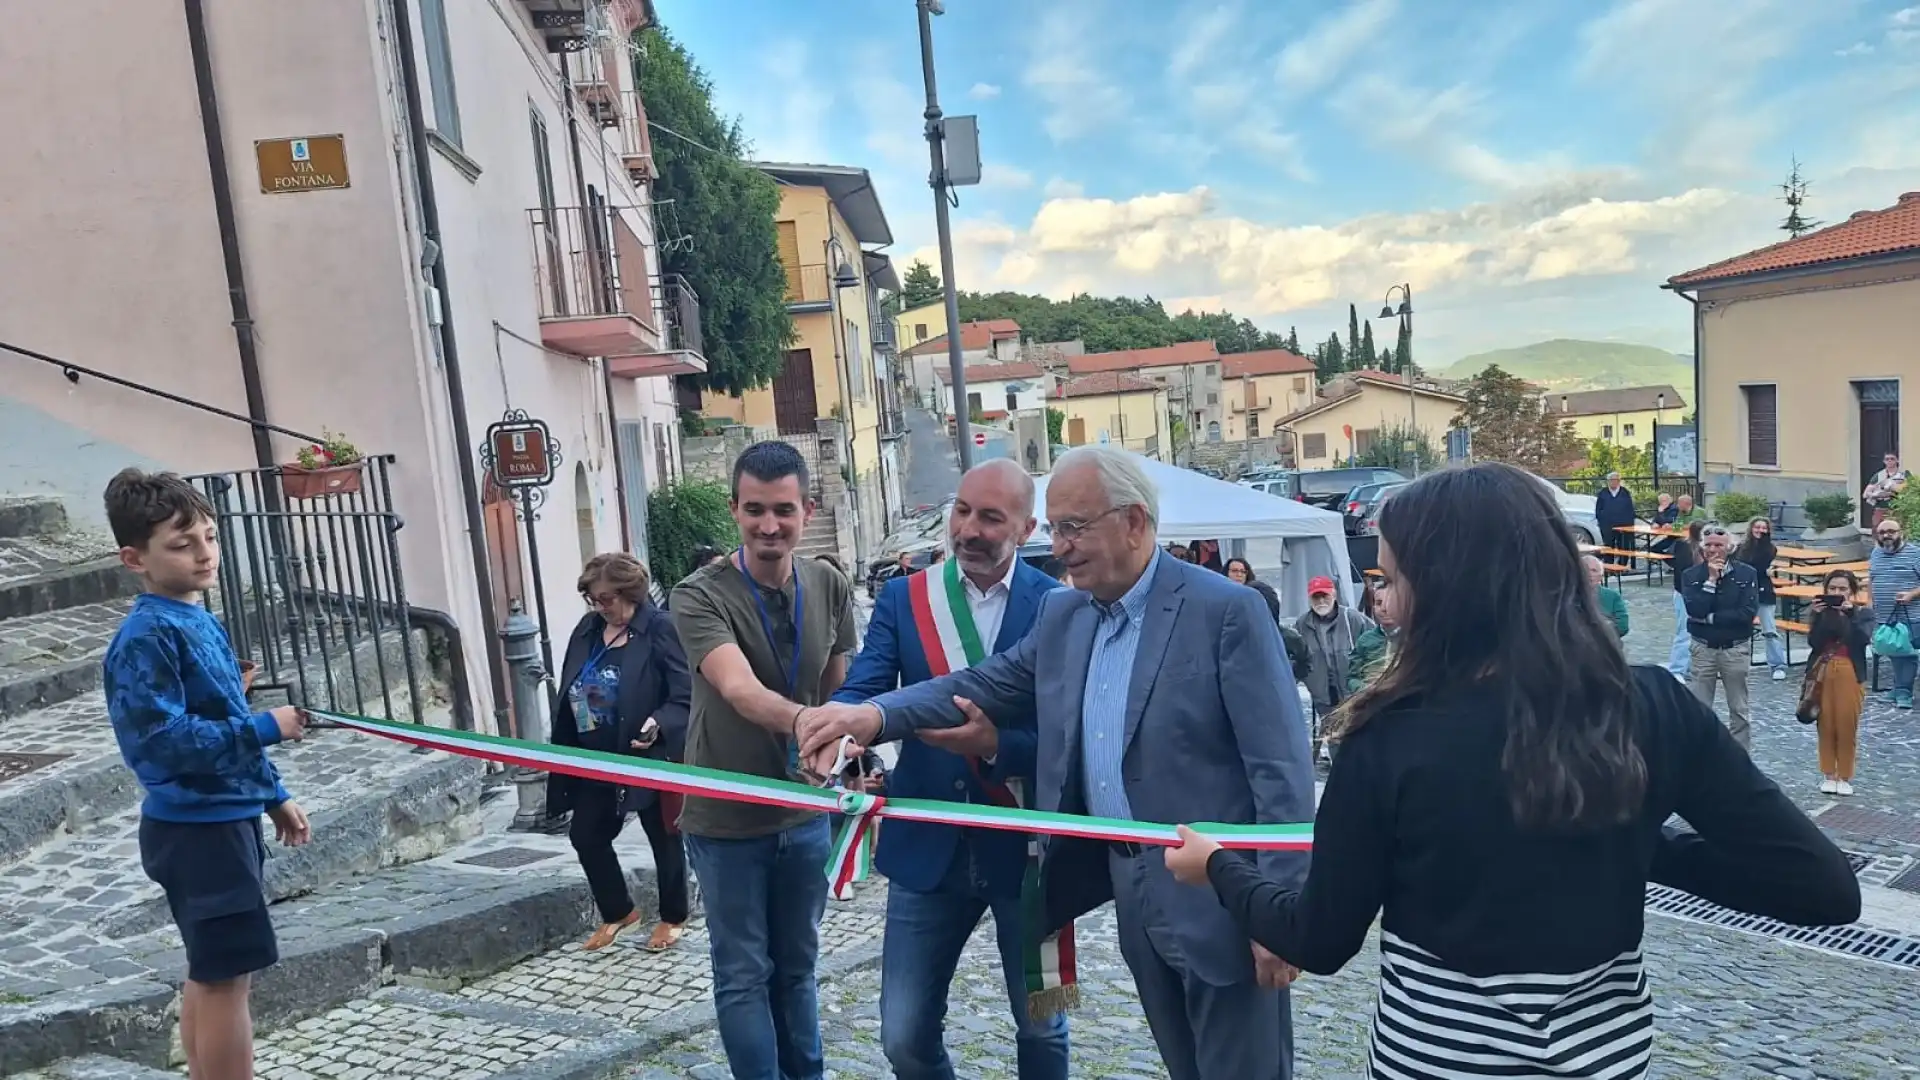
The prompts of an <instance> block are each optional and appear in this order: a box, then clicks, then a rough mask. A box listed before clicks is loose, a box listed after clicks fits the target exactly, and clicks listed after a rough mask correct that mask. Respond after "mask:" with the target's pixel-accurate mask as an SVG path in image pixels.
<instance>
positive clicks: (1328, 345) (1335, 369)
mask: <svg viewBox="0 0 1920 1080" xmlns="http://www.w3.org/2000/svg"><path fill="white" fill-rule="evenodd" d="M1313 366H1314V367H1316V368H1318V369H1319V372H1320V381H1321V382H1326V381H1327V380H1328V379H1331V378H1333V377H1334V376H1335V375H1338V374H1340V373H1341V372H1343V371H1345V370H1347V361H1346V351H1345V350H1344V349H1342V348H1341V347H1340V335H1339V334H1338V333H1332V334H1328V335H1327V340H1326V342H1325V343H1323V344H1322V345H1321V346H1320V348H1319V349H1317V350H1315V352H1314V355H1313Z"/></svg>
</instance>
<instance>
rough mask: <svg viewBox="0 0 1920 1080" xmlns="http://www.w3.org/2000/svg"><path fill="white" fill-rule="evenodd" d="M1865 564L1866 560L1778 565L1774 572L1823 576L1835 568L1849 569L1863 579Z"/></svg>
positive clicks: (1865, 576) (1865, 573)
mask: <svg viewBox="0 0 1920 1080" xmlns="http://www.w3.org/2000/svg"><path fill="white" fill-rule="evenodd" d="M1867 565H1868V564H1867V563H1866V561H1865V560H1862V561H1860V562H1849V563H1819V564H1817V565H1812V566H1780V567H1775V568H1774V573H1777V574H1791V575H1793V576H1794V577H1813V578H1824V577H1826V576H1827V575H1828V574H1831V573H1833V572H1834V571H1835V570H1851V571H1853V575H1854V576H1855V577H1857V578H1859V579H1860V580H1862V581H1865V580H1866V579H1867Z"/></svg>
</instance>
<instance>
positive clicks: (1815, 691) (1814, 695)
mask: <svg viewBox="0 0 1920 1080" xmlns="http://www.w3.org/2000/svg"><path fill="white" fill-rule="evenodd" d="M1831 663H1833V654H1832V653H1821V654H1820V655H1819V656H1816V657H1814V658H1813V662H1812V663H1810V664H1808V665H1807V674H1806V677H1805V678H1804V679H1802V680H1801V681H1800V705H1799V707H1798V708H1796V709H1794V710H1793V717H1794V719H1796V720H1798V721H1800V722H1801V723H1803V724H1813V723H1818V722H1819V720H1820V690H1821V688H1822V687H1823V686H1824V685H1825V683H1826V681H1827V665H1829V664H1831ZM1848 663H1852V661H1848Z"/></svg>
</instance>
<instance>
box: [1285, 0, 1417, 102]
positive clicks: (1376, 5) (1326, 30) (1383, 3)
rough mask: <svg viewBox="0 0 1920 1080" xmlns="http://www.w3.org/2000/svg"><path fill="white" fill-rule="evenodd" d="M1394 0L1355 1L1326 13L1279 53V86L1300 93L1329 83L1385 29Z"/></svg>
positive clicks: (1343, 72)
mask: <svg viewBox="0 0 1920 1080" xmlns="http://www.w3.org/2000/svg"><path fill="white" fill-rule="evenodd" d="M1395 7H1396V4H1395V0H1355V2H1354V3H1352V4H1349V5H1348V6H1347V7H1346V8H1345V9H1343V10H1341V11H1339V12H1337V13H1335V14H1333V15H1329V16H1327V17H1326V18H1324V19H1322V20H1320V22H1318V23H1317V24H1315V25H1314V27H1313V29H1311V30H1309V31H1307V32H1306V34H1305V35H1303V36H1301V37H1299V38H1297V39H1295V40H1294V41H1293V42H1291V43H1290V44H1288V45H1287V47H1286V48H1285V49H1283V50H1281V52H1280V61H1279V64H1278V66H1277V68H1276V71H1275V74H1276V76H1277V77H1278V78H1279V80H1280V88H1281V89H1282V90H1285V91H1286V92H1287V93H1289V94H1293V95H1300V94H1305V93H1308V92H1310V91H1313V90H1317V89H1319V88H1320V87H1322V86H1326V85H1327V84H1329V83H1331V82H1333V81H1334V80H1335V79H1337V78H1340V77H1341V76H1342V75H1344V74H1345V72H1346V70H1347V66H1348V65H1349V64H1350V63H1351V62H1352V61H1353V60H1354V59H1355V58H1356V57H1358V56H1360V55H1361V53H1362V52H1363V51H1365V50H1366V48H1367V47H1368V46H1369V45H1372V44H1374V43H1375V39H1376V38H1377V37H1378V36H1379V34H1380V33H1381V32H1382V31H1383V30H1385V29H1386V27H1387V24H1388V22H1389V20H1391V19H1392V17H1393V14H1394V10H1395Z"/></svg>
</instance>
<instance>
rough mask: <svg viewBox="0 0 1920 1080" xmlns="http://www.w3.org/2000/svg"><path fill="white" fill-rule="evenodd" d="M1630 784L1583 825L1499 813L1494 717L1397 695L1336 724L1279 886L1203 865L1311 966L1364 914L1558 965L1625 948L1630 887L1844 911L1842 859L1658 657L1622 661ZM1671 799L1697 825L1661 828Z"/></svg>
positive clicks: (1805, 917) (1351, 942) (1584, 964)
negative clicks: (1628, 701)
mask: <svg viewBox="0 0 1920 1080" xmlns="http://www.w3.org/2000/svg"><path fill="white" fill-rule="evenodd" d="M1633 676H1634V683H1635V686H1636V690H1637V693H1638V694H1639V697H1640V705H1641V707H1640V709H1639V710H1638V711H1639V714H1640V715H1639V720H1638V725H1637V732H1636V742H1637V743H1638V745H1639V747H1640V752H1641V754H1642V755H1643V757H1644V758H1645V761H1646V768H1647V793H1646V798H1645V800H1644V801H1643V803H1642V805H1641V809H1640V812H1639V813H1638V814H1637V815H1636V816H1635V817H1634V818H1633V819H1632V820H1630V821H1629V822H1627V823H1626V824H1623V825H1619V826H1614V827H1610V828H1602V829H1598V830H1595V831H1593V832H1588V833H1578V834H1556V833H1545V832H1540V831H1535V830H1529V829H1525V828H1522V827H1521V826H1519V825H1518V824H1517V823H1516V822H1515V821H1514V818H1513V812H1512V810H1511V808H1510V807H1509V805H1508V801H1507V780H1506V777H1505V775H1504V774H1503V772H1502V769H1501V764H1500V762H1501V753H1502V750H1503V748H1504V746H1505V744H1506V723H1505V720H1504V718H1502V717H1501V716H1499V715H1498V714H1497V712H1496V711H1495V710H1494V709H1492V708H1490V707H1489V702H1488V700H1487V699H1486V697H1485V696H1484V695H1482V694H1479V693H1476V692H1467V693H1464V694H1462V695H1460V696H1459V697H1458V698H1457V699H1455V700H1452V701H1448V702H1444V703H1434V704H1428V705H1420V704H1408V705H1405V706H1401V707H1396V708H1395V709H1393V710H1391V711H1390V712H1389V713H1387V714H1385V715H1382V716H1379V717H1376V718H1374V719H1373V721H1372V722H1370V723H1368V724H1367V725H1366V726H1365V727H1362V728H1361V729H1359V730H1358V731H1356V732H1354V733H1353V734H1351V735H1349V736H1348V737H1347V738H1346V740H1345V741H1344V742H1342V743H1341V745H1340V753H1339V754H1337V755H1335V756H1334V759H1333V772H1332V773H1331V774H1330V775H1329V776H1328V777H1327V787H1326V791H1325V793H1324V794H1323V795H1322V797H1321V800H1320V808H1319V812H1318V813H1317V814H1316V816H1315V818H1314V823H1313V827H1314V834H1313V863H1312V867H1311V869H1310V870H1309V871H1308V874H1307V880H1306V883H1305V885H1304V886H1302V887H1301V888H1298V889H1294V888H1289V887H1286V886H1283V885H1281V884H1279V883H1277V882H1273V881H1268V880H1266V879H1265V878H1263V877H1261V876H1260V871H1259V870H1258V869H1257V868H1256V867H1255V866H1254V865H1253V863H1251V862H1249V861H1248V860H1246V859H1245V858H1243V857H1241V856H1240V855H1239V854H1236V853H1234V852H1229V851H1220V852H1218V853H1216V854H1215V855H1214V856H1213V857H1212V858H1211V859H1210V860H1208V863H1207V872H1208V876H1209V877H1210V878H1211V879H1212V882H1213V886H1214V889H1215V891H1216V892H1217V893H1218V894H1219V897H1220V902H1221V903H1222V904H1224V905H1225V906H1226V908H1227V910H1228V911H1230V912H1232V913H1233V916H1234V918H1235V920H1236V921H1237V922H1238V923H1239V924H1240V926H1241V928H1242V929H1244V930H1245V931H1246V933H1247V936H1248V937H1251V938H1252V939H1253V940H1255V941H1257V942H1259V943H1260V944H1262V945H1264V946H1266V947H1267V948H1268V949H1270V950H1272V951H1273V952H1274V953H1275V954H1277V955H1278V956H1280V957H1281V958H1282V959H1284V960H1286V961H1287V962H1288V963H1291V964H1293V965H1294V966H1296V967H1299V968H1301V969H1302V970H1305V971H1309V972H1312V973H1314V974H1316V975H1330V974H1332V973H1334V972H1336V971H1338V970H1340V968H1341V967H1342V966H1344V965H1345V964H1346V962H1347V961H1348V960H1351V959H1352V958H1353V956H1354V954H1355V953H1356V952H1358V951H1359V950H1360V947H1361V945H1362V944H1363V943H1364V942H1365V941H1366V938H1367V932H1368V931H1369V929H1371V928H1372V926H1373V922H1374V916H1375V914H1376V913H1378V914H1381V922H1380V925H1381V927H1382V928H1383V929H1385V930H1387V931H1390V932H1392V933H1393V934H1395V935H1397V936H1399V937H1400V938H1401V939H1403V940H1405V941H1408V942H1411V943H1412V944H1414V945H1417V946H1419V947H1420V948H1422V949H1425V950H1426V951H1428V952H1430V953H1433V954H1434V955H1435V956H1438V957H1439V958H1440V960H1441V961H1442V962H1444V963H1445V964H1446V965H1447V967H1449V968H1450V969H1452V970H1454V971H1458V972H1460V973H1462V974H1466V975H1476V976H1491V975H1504V974H1516V973H1528V972H1534V973H1568V972H1576V971H1582V970H1585V969H1587V968H1589V967H1593V966H1596V965H1598V964H1601V963H1604V962H1606V961H1608V960H1610V959H1612V958H1614V957H1616V956H1619V955H1620V954H1622V953H1625V952H1628V951H1630V950H1632V949H1635V948H1637V947H1638V946H1639V945H1640V939H1641V933H1642V926H1643V920H1644V919H1645V908H1646V885H1647V883H1648V882H1649V881H1653V882H1659V883H1661V884H1665V885H1671V886H1674V887H1676V888H1679V889H1684V890H1686V891H1687V892H1690V893H1693V894H1694V895H1695V896H1699V897H1701V898H1703V899H1706V900H1711V901H1713V902H1714V903H1717V904H1721V905H1724V906H1726V907H1730V908H1734V909H1736V910H1739V911H1746V912H1751V913H1753V914H1757V915H1766V916H1771V917H1772V918H1775V919H1779V920H1780V921H1782V922H1787V923H1792V924H1795V925H1802V926H1820V925H1841V924H1845V923H1850V922H1852V921H1854V920H1855V919H1857V918H1859V916H1860V884H1859V882H1858V881H1857V880H1856V879H1855V878H1854V876H1853V869H1852V867H1851V866H1849V865H1848V864H1847V859H1846V856H1845V855H1843V854H1842V853H1841V851H1840V849H1839V848H1837V847H1835V846H1834V844H1833V841H1831V840H1829V839H1827V837H1826V834H1825V833H1822V832H1821V831H1820V828H1819V826H1817V825H1815V824H1814V823H1813V822H1812V821H1811V820H1809V819H1808V818H1807V816H1806V814H1804V813H1802V812H1801V810H1800V809H1799V807H1797V806H1795V805H1794V804H1793V802H1792V800H1790V799H1788V798H1787V797H1786V796H1785V795H1784V794H1782V793H1781V791H1780V789H1779V788H1778V787H1777V786H1775V785H1774V783H1773V781H1772V780H1769V779H1767V777H1766V776H1765V775H1764V774H1763V773H1761V772H1760V770H1759V769H1758V768H1757V767H1756V766H1755V765H1754V764H1753V760H1752V759H1751V758H1749V757H1748V756H1747V752H1746V751H1745V750H1742V749H1741V748H1740V746H1739V744H1737V743H1735V742H1734V741H1733V736H1731V735H1730V734H1728V733H1727V729H1726V726H1725V725H1723V724H1722V723H1720V721H1719V719H1718V718H1717V717H1716V716H1715V715H1714V714H1713V711H1712V710H1711V709H1709V708H1708V707H1706V706H1705V705H1702V704H1701V703H1700V700H1699V699H1698V698H1696V697H1694V696H1693V693H1692V692H1691V691H1690V690H1688V689H1687V688H1686V687H1685V686H1683V685H1681V684H1680V682H1679V681H1678V680H1676V679H1675V678H1674V677H1673V676H1672V675H1670V674H1668V673H1667V672H1666V671H1665V670H1664V669H1662V668H1656V667H1636V668H1634V669H1633ZM1674 813H1678V814H1680V815H1681V816H1682V817H1684V818H1685V819H1686V820H1687V821H1688V822H1689V823H1690V824H1691V825H1692V826H1693V828H1694V829H1695V830H1697V832H1679V831H1675V830H1672V829H1667V828H1663V825H1664V824H1665V822H1666V821H1667V819H1668V818H1669V816H1671V815H1673V814H1674Z"/></svg>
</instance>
